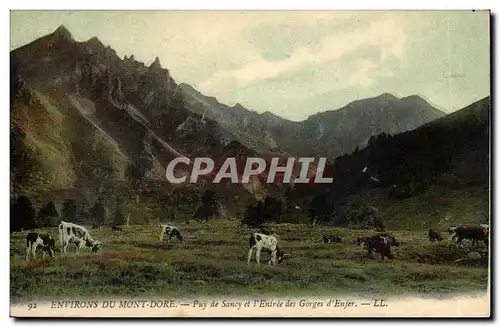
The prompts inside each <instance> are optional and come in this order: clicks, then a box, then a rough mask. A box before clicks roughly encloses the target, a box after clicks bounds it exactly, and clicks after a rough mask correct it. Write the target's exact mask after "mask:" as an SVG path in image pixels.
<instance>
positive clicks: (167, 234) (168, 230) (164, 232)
mask: <svg viewBox="0 0 500 327" xmlns="http://www.w3.org/2000/svg"><path fill="white" fill-rule="evenodd" d="M172 237H176V238H177V239H178V240H179V242H182V241H183V237H182V235H181V231H180V230H179V228H177V227H175V226H172V225H168V224H160V242H161V241H165V240H166V241H167V242H170V240H171V239H172Z"/></svg>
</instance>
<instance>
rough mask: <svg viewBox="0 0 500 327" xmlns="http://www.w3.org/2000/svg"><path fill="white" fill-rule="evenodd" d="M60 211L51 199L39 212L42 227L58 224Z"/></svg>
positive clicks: (39, 222) (39, 221)
mask: <svg viewBox="0 0 500 327" xmlns="http://www.w3.org/2000/svg"><path fill="white" fill-rule="evenodd" d="M58 218H59V213H58V212H57V209H56V206H55V204H54V202H52V201H50V202H49V203H47V204H46V205H45V206H44V207H43V208H41V209H40V211H39V212H38V218H37V221H38V224H39V226H41V227H54V226H56V225H57V222H58Z"/></svg>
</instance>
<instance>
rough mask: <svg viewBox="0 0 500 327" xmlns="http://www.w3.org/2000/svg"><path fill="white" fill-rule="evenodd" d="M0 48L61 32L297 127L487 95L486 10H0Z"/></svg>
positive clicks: (448, 106) (450, 106)
mask: <svg viewBox="0 0 500 327" xmlns="http://www.w3.org/2000/svg"><path fill="white" fill-rule="evenodd" d="M10 19H11V21H10V26H11V32H10V38H11V45H10V49H11V50H13V49H15V48H18V47H19V46H22V45H24V44H26V43H29V42H31V41H33V40H35V39H36V38H39V37H41V36H44V35H46V34H49V33H52V32H53V31H54V30H55V29H56V28H57V27H58V26H59V25H64V26H66V28H68V30H69V31H70V32H71V33H72V35H73V37H74V39H75V40H77V41H86V40H88V39H90V38H91V37H94V36H97V37H98V38H99V39H100V40H101V42H103V43H104V44H106V45H109V46H111V48H113V49H115V50H116V51H117V54H118V55H119V56H120V57H124V56H125V55H127V56H130V55H134V57H135V59H136V60H138V61H141V62H144V63H145V64H146V65H149V64H151V63H152V62H153V60H154V59H155V57H158V58H159V59H160V62H161V65H162V67H164V68H168V69H169V71H170V74H171V75H172V77H173V78H174V79H175V81H176V82H177V83H188V84H190V85H192V86H193V87H195V88H196V89H198V90H199V91H201V92H202V93H204V94H205V95H208V96H215V97H216V98H217V99H218V100H219V101H220V102H222V103H225V104H228V105H231V106H232V105H235V104H236V103H240V104H241V105H243V106H244V107H246V108H248V109H252V110H255V111H257V112H260V113H262V112H265V111H270V112H272V113H274V114H276V115H279V116H282V117H284V118H287V119H290V120H294V121H300V120H304V119H306V118H307V117H308V116H310V115H313V114H315V113H318V112H321V111H326V110H334V109H338V108H340V107H342V106H344V105H346V104H348V103H350V102H352V101H355V100H359V99H363V98H369V97H374V96H377V95H380V94H382V93H391V94H393V95H395V96H397V97H405V96H409V95H414V94H417V95H420V96H422V97H423V98H425V99H426V100H428V101H429V102H430V103H431V104H432V105H434V106H435V107H437V108H438V109H441V110H443V111H445V112H447V113H450V112H453V111H455V110H458V109H461V108H463V107H465V106H467V105H469V104H471V103H473V102H475V101H477V100H480V99H482V98H484V97H486V96H488V95H489V94H490V44H489V38H490V35H489V30H490V27H489V13H488V12H487V11H475V12H473V11H451V10H450V11H11V15H10Z"/></svg>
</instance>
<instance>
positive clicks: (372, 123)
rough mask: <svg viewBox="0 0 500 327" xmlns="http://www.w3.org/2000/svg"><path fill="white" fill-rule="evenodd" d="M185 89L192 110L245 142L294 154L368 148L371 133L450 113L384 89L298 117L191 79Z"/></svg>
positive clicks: (395, 131)
mask: <svg viewBox="0 0 500 327" xmlns="http://www.w3.org/2000/svg"><path fill="white" fill-rule="evenodd" d="M180 88H181V89H182V91H183V93H184V96H185V99H186V103H187V107H188V108H189V109H190V110H191V111H193V112H196V113H199V114H204V115H205V117H208V118H211V119H214V120H216V121H217V122H219V123H220V124H221V125H222V126H224V127H225V128H226V129H228V130H230V131H232V133H233V134H234V135H236V136H237V137H238V140H239V141H240V142H242V143H243V144H245V145H246V146H248V147H250V148H253V149H259V150H261V151H266V150H277V149H279V150H281V151H283V152H287V153H290V154H291V155H294V156H326V157H328V158H330V159H333V158H335V157H337V156H339V155H343V154H347V153H350V152H352V151H353V150H354V149H355V148H356V147H358V148H363V147H365V146H366V145H367V143H368V140H369V139H370V137H371V136H372V135H378V134H380V133H390V134H398V133H401V132H405V131H409V130H412V129H415V128H417V127H419V126H421V125H423V124H425V123H428V122H430V121H433V120H435V119H437V118H440V117H443V116H444V115H445V113H444V112H442V111H440V110H438V109H436V108H434V107H432V106H431V105H430V104H429V103H427V101H425V100H424V99H423V98H421V97H419V96H416V95H414V96H409V97H406V98H401V99H398V98H396V97H395V96H393V95H391V94H387V93H385V94H382V95H380V96H378V97H375V98H369V99H364V100H358V101H354V102H352V103H350V104H348V105H347V106H345V107H342V108H340V109H338V110H331V111H326V112H321V113H318V114H315V115H313V116H310V117H309V118H308V119H306V120H305V121H302V122H293V121H289V120H286V119H284V118H281V117H278V116H276V115H273V114H272V113H270V112H265V113H262V114H258V113H257V112H254V111H251V110H248V109H246V108H244V107H243V106H241V105H239V104H237V105H235V106H234V107H229V106H227V105H224V104H222V103H220V102H218V100H217V99H216V98H214V97H208V96H205V95H203V94H202V93H201V92H199V91H197V90H195V89H194V88H193V87H191V86H190V85H188V84H181V85H180ZM353 130H356V133H353V132H352V131H353Z"/></svg>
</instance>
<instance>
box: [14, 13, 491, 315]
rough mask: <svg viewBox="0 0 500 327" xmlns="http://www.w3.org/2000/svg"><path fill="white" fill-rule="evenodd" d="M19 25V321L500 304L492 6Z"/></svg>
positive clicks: (56, 18)
mask: <svg viewBox="0 0 500 327" xmlns="http://www.w3.org/2000/svg"><path fill="white" fill-rule="evenodd" d="M10 29H11V32H10V146H11V148H10V162H11V166H10V314H11V316H12V317H331V318H335V317H353V318H357V317H384V318H387V317H478V318H489V317H490V315H491V307H490V305H491V302H490V295H491V290H490V286H491V273H490V268H491V257H490V246H491V242H492V240H491V237H490V235H489V231H490V202H491V200H490V192H491V186H490V159H491V157H490V144H491V132H490V131H491V119H490V117H491V101H490V12H489V11H487V10H463V11H118V10H117V11H25V10H13V11H11V12H10Z"/></svg>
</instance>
